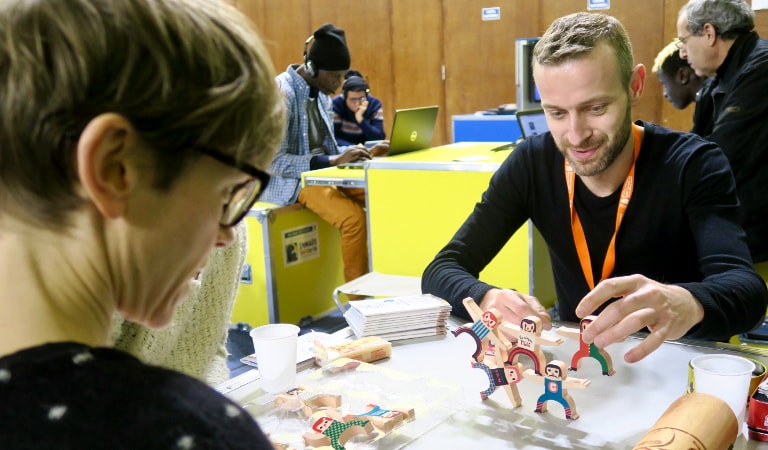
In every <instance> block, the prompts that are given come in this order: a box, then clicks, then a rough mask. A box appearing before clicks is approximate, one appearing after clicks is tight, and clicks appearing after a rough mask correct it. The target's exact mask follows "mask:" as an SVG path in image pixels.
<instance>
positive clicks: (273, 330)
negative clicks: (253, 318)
mask: <svg viewBox="0 0 768 450" xmlns="http://www.w3.org/2000/svg"><path fill="white" fill-rule="evenodd" d="M300 331H301V328H299V327H298V326H296V325H294V324H291V323H270V324H267V325H261V326H258V327H256V328H254V329H252V330H251V331H250V332H249V333H248V334H249V335H250V336H251V338H253V339H264V340H270V339H284V338H286V337H290V336H294V335H298V334H299V332H300Z"/></svg>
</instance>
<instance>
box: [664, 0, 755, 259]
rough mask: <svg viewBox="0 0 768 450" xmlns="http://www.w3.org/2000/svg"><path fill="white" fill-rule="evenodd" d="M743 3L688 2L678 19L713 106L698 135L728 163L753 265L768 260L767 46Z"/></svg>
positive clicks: (687, 54)
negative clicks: (720, 151)
mask: <svg viewBox="0 0 768 450" xmlns="http://www.w3.org/2000/svg"><path fill="white" fill-rule="evenodd" d="M754 26H755V13H754V11H752V8H751V7H750V5H749V4H748V3H747V2H746V1H744V0H690V1H689V2H688V3H687V4H686V5H685V6H683V8H682V9H681V10H680V13H679V16H678V20H677V32H678V35H679V37H678V39H677V43H678V47H679V48H680V57H682V58H684V59H687V60H688V64H690V65H691V67H693V69H694V71H696V74H697V75H699V76H704V77H708V76H713V77H714V79H713V80H712V82H711V83H710V84H709V85H708V86H706V87H705V88H704V90H703V92H702V94H701V99H702V101H704V102H707V103H710V107H709V108H706V110H705V111H706V112H705V113H704V114H701V115H700V116H699V117H695V118H694V120H695V122H696V123H695V124H694V129H693V131H694V132H695V133H697V134H699V135H701V136H702V137H704V138H706V139H708V140H710V141H713V142H715V143H717V144H718V145H719V146H720V147H721V148H722V149H723V151H724V152H725V154H726V156H727V157H728V161H729V162H730V163H731V168H732V169H733V175H734V178H735V179H736V189H737V191H738V195H739V200H740V201H741V204H742V205H743V207H742V209H743V214H744V230H745V231H746V232H747V243H748V244H749V249H750V252H751V254H752V259H753V260H754V262H761V261H768V232H766V229H768V195H766V192H765V191H766V189H768V171H766V167H768V146H766V142H768V126H767V125H768V102H766V101H765V93H766V92H768V40H765V39H760V37H759V36H758V34H757V33H756V32H755V31H754Z"/></svg>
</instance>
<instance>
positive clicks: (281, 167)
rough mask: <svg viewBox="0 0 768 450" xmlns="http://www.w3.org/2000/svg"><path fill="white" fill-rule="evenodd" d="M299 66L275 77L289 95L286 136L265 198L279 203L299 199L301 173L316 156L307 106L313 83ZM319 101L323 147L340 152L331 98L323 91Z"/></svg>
mask: <svg viewBox="0 0 768 450" xmlns="http://www.w3.org/2000/svg"><path fill="white" fill-rule="evenodd" d="M298 67H299V66H298V65H292V66H288V68H287V69H286V70H285V72H283V73H281V74H280V75H278V76H277V77H276V78H275V81H277V84H278V87H279V88H280V92H282V94H283V98H285V106H286V122H285V137H283V142H282V143H281V144H280V148H279V149H278V151H277V155H276V156H275V159H274V161H272V166H271V167H270V170H269V172H270V174H271V175H272V179H271V180H270V182H269V185H268V186H267V189H266V190H265V191H264V195H263V197H262V199H261V201H264V202H269V203H275V204H278V205H288V204H291V203H295V202H296V199H297V198H298V196H299V190H300V189H301V174H302V173H303V172H306V171H308V170H310V169H309V161H310V160H311V159H312V155H311V154H310V153H309V118H308V114H307V110H306V104H307V99H308V98H309V85H308V84H307V82H306V81H305V80H304V79H303V78H302V77H301V75H299V74H298V73H297V72H296V69H297V68H298ZM317 103H318V105H319V106H320V116H321V117H322V118H323V122H324V124H325V128H326V129H325V138H324V140H323V147H325V149H326V151H327V153H328V154H329V155H336V154H339V153H340V151H339V147H338V146H337V145H336V140H335V139H334V137H333V106H332V103H331V98H330V97H329V96H328V95H326V94H323V93H321V92H319V93H318V94H317Z"/></svg>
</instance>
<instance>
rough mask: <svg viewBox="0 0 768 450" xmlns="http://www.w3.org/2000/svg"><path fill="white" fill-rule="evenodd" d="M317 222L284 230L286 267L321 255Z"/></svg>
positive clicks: (284, 259)
mask: <svg viewBox="0 0 768 450" xmlns="http://www.w3.org/2000/svg"><path fill="white" fill-rule="evenodd" d="M317 232H318V230H317V223H311V224H308V225H302V226H300V227H297V228H291V229H289V230H285V231H283V262H284V264H285V267H288V266H293V265H296V264H301V263H302V262H304V261H307V260H310V259H313V258H317V257H318V256H320V241H319V239H318V236H317Z"/></svg>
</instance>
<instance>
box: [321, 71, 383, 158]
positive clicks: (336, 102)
mask: <svg viewBox="0 0 768 450" xmlns="http://www.w3.org/2000/svg"><path fill="white" fill-rule="evenodd" d="M333 133H334V135H335V136H336V143H337V144H339V145H341V146H344V145H354V144H363V143H365V141H380V140H382V139H384V138H385V137H386V134H385V133H384V109H383V107H382V104H381V100H379V99H378V98H376V97H374V96H373V95H371V90H370V88H369V87H368V83H367V82H366V81H365V79H364V78H363V75H362V74H361V73H360V72H358V71H357V70H353V69H350V70H348V71H347V73H346V74H344V84H342V85H341V94H339V95H337V96H336V97H334V98H333Z"/></svg>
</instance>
